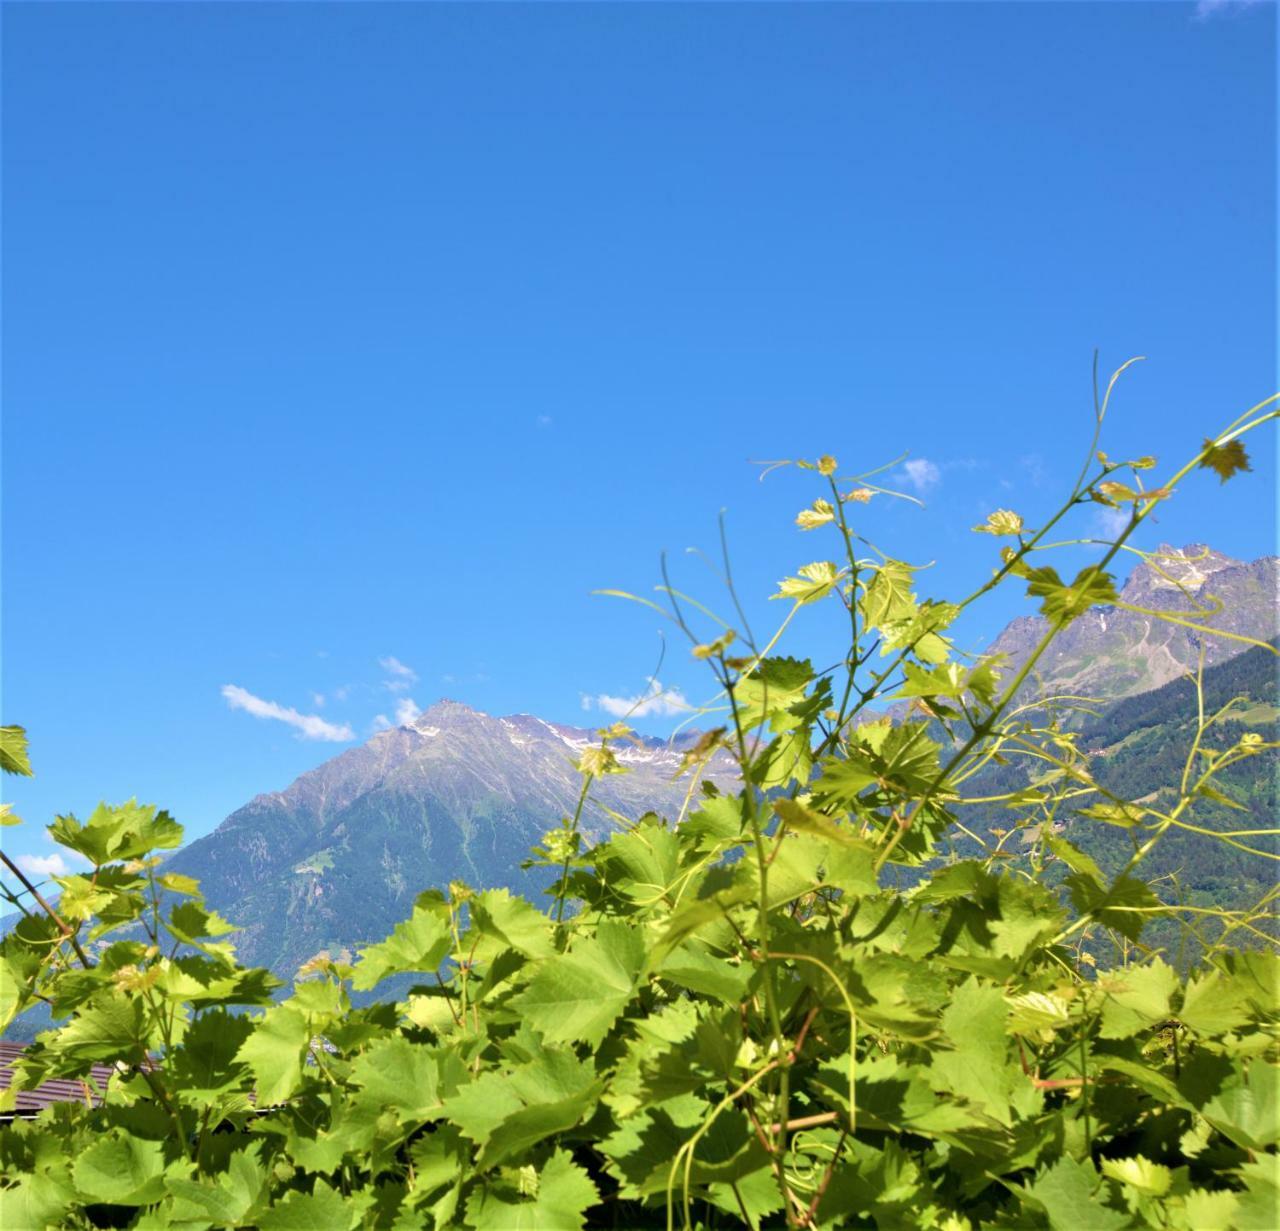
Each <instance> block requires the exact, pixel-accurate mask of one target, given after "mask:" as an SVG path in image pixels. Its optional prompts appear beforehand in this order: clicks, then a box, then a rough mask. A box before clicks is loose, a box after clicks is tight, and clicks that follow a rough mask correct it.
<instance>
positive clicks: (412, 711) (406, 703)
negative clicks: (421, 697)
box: [396, 697, 422, 727]
mask: <svg viewBox="0 0 1280 1231" xmlns="http://www.w3.org/2000/svg"><path fill="white" fill-rule="evenodd" d="M421 713H422V709H421V708H420V707H419V705H418V703H417V702H416V701H415V700H414V699H413V698H412V697H401V698H400V700H399V701H397V702H396V725H397V726H401V727H407V726H408V725H409V724H410V723H411V722H412V721H413V720H414V719H415V718H417V716H418V715H419V714H421Z"/></svg>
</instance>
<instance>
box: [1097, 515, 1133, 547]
mask: <svg viewBox="0 0 1280 1231" xmlns="http://www.w3.org/2000/svg"><path fill="white" fill-rule="evenodd" d="M1093 521H1094V525H1095V526H1096V527H1097V532H1098V537H1099V538H1104V539H1114V538H1115V537H1116V536H1117V535H1118V534H1119V533H1120V532H1121V531H1122V530H1123V529H1124V528H1125V527H1126V526H1127V525H1128V524H1129V514H1128V512H1127V511H1126V510H1125V509H1109V508H1106V507H1103V508H1100V509H1095V510H1094V514H1093Z"/></svg>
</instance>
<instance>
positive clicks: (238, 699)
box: [222, 684, 356, 744]
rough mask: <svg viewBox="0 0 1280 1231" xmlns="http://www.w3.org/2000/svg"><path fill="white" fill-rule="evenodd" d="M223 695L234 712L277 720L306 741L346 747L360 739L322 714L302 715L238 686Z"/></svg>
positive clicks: (228, 687) (227, 687) (230, 686)
mask: <svg viewBox="0 0 1280 1231" xmlns="http://www.w3.org/2000/svg"><path fill="white" fill-rule="evenodd" d="M222 695H223V696H224V697H225V698H226V699H227V704H228V705H229V706H230V707H231V708H232V709H233V710H244V711H245V713H246V714H252V715H253V716H254V717H255V718H273V719H275V720H276V721H277V722H283V723H286V724H287V725H288V726H291V727H293V728H295V729H296V730H297V732H298V734H299V735H300V736H301V737H302V738H303V739H317V740H327V741H329V742H330V743H334V744H342V743H346V742H347V741H348V740H353V739H355V737H356V733H355V732H354V731H353V730H352V729H351V727H350V726H348V725H347V724H346V723H342V724H341V725H339V724H337V723H333V722H326V721H325V719H323V718H321V717H320V716H319V715H318V714H300V713H299V712H298V711H297V710H295V709H293V708H292V707H289V706H284V705H279V704H277V703H276V702H275V701H265V700H263V698H262V697H255V696H254V695H253V693H251V692H249V691H248V690H247V689H244V688H241V687H240V686H239V685H238V684H225V685H223V688H222Z"/></svg>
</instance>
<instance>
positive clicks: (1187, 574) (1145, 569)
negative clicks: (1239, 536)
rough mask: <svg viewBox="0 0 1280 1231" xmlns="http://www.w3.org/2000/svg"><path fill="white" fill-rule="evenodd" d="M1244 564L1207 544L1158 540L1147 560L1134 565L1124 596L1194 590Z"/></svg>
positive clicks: (1193, 591)
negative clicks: (1172, 544)
mask: <svg viewBox="0 0 1280 1231" xmlns="http://www.w3.org/2000/svg"><path fill="white" fill-rule="evenodd" d="M1244 567H1247V566H1246V565H1245V562H1244V561H1243V560H1235V559H1233V558H1232V557H1231V556H1226V555H1223V553H1222V552H1220V551H1214V550H1213V548H1211V547H1210V546H1209V545H1208V544H1206V543H1188V544H1187V545H1186V546H1185V547H1171V546H1170V545H1169V544H1168V543H1161V544H1160V546H1159V547H1158V548H1157V549H1156V552H1155V555H1154V556H1153V557H1152V558H1151V560H1150V561H1147V560H1143V561H1141V562H1140V563H1139V564H1138V565H1136V566H1135V568H1134V570H1133V572H1132V573H1130V574H1129V580H1128V581H1127V582H1126V583H1125V587H1124V590H1125V595H1128V594H1129V593H1131V592H1138V591H1145V590H1173V591H1177V590H1180V589H1182V590H1188V591H1190V592H1192V593H1195V592H1197V591H1198V590H1199V589H1200V588H1201V587H1202V586H1203V585H1204V584H1205V582H1206V581H1208V580H1209V578H1210V577H1212V576H1214V574H1215V573H1220V572H1222V571H1223V570H1224V569H1229V568H1244Z"/></svg>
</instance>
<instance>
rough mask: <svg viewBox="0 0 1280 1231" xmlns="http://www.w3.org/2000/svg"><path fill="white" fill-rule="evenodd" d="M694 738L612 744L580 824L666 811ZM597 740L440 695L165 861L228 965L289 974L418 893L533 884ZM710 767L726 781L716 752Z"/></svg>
mask: <svg viewBox="0 0 1280 1231" xmlns="http://www.w3.org/2000/svg"><path fill="white" fill-rule="evenodd" d="M697 739H698V735H697V733H696V732H691V733H686V734H685V735H682V736H680V737H677V738H676V739H675V740H674V741H671V742H670V743H668V742H667V741H663V740H654V739H644V740H640V741H639V742H637V743H627V742H621V743H618V744H615V745H614V747H615V750H616V752H617V756H618V760H619V761H620V763H621V764H622V765H624V766H625V767H626V768H627V770H628V771H629V772H628V773H625V774H610V775H607V776H604V777H602V778H599V779H597V781H596V783H595V785H594V787H593V788H592V792H591V802H590V803H589V804H588V806H587V808H586V809H585V810H584V813H583V818H582V829H583V831H584V833H585V834H586V835H587V836H588V837H594V836H597V835H599V834H601V833H603V832H604V831H606V830H607V828H608V827H609V825H610V823H611V822H610V820H609V817H608V813H607V812H606V811H605V809H611V810H613V811H614V812H617V813H619V814H620V815H621V816H624V817H628V818H634V817H638V816H640V815H641V814H643V813H644V812H647V811H657V812H660V813H662V814H664V815H667V816H670V817H675V816H677V815H679V813H680V810H681V808H682V806H683V804H684V801H685V797H686V794H687V793H688V792H689V791H690V789H691V783H690V779H689V777H687V776H686V777H683V778H680V779H679V780H674V779H675V774H676V772H677V771H678V769H679V768H680V765H681V761H682V754H683V752H684V750H685V749H687V748H689V747H691V746H692V745H693V744H694V743H696V742H697ZM598 744H599V737H598V736H597V735H596V734H595V733H593V732H592V731H589V730H584V729H581V728H578V727H569V726H561V725H559V724H556V723H550V722H544V721H543V720H542V719H541V718H535V717H533V716H532V715H529V714H516V715H512V716H509V717H506V718H495V717H491V716H490V715H488V714H483V713H480V712H479V711H478V710H474V709H471V708H470V707H469V706H466V705H463V704H460V703H459V702H456V701H440V702H438V703H437V704H436V705H433V706H431V707H430V708H429V709H426V710H424V711H423V712H422V713H421V714H420V715H419V716H418V717H417V718H416V719H415V720H414V721H413V722H412V723H410V724H409V725H406V726H401V727H395V728H393V729H391V730H389V731H383V732H381V733H380V734H378V735H375V736H374V737H373V738H372V739H371V740H369V742H368V743H367V744H364V745H363V746H362V747H359V748H353V749H351V750H349V751H347V752H344V753H342V754H341V755H340V756H337V757H334V758H333V760H331V761H326V762H325V763H324V764H323V765H321V766H319V767H317V768H316V769H314V770H311V771H310V772H309V773H306V774H303V775H302V776H301V777H300V778H298V779H297V780H296V781H295V782H294V783H293V784H292V785H291V786H289V787H288V788H287V789H286V790H284V791H278V792H272V793H270V794H266V795H259V796H258V797H257V798H256V799H253V800H251V801H250V802H249V803H247V804H246V805H245V806H244V807H243V808H240V809H239V810H238V811H236V812H234V813H232V814H231V815H230V816H229V817H228V818H227V819H226V820H225V821H223V822H222V824H221V825H219V826H218V828H217V829H216V830H215V831H214V832H213V833H211V834H209V835H208V836H207V837H205V838H201V839H200V840H199V841H197V842H193V843H192V844H191V845H190V846H189V847H186V848H184V849H183V850H181V851H179V852H178V853H177V854H176V855H174V856H173V858H172V859H171V860H170V862H169V867H170V868H171V869H172V870H173V871H175V872H183V873H186V874H187V875H190V876H194V877H197V878H198V879H199V881H200V883H201V888H202V890H203V891H204V894H205V897H206V899H207V901H208V902H209V904H210V905H212V906H214V907H216V908H217V909H218V910H219V911H220V912H222V914H223V915H224V916H226V917H227V918H229V919H230V920H232V921H233V922H235V923H237V924H239V925H241V927H242V928H243V929H244V930H243V931H242V932H240V933H238V934H237V937H236V940H237V950H238V952H239V954H240V956H241V960H242V961H246V962H253V963H256V964H261V965H266V966H271V967H272V968H273V969H275V970H276V971H277V972H279V973H282V974H291V973H292V972H293V970H295V969H296V968H297V967H298V966H299V965H301V963H302V962H304V961H306V960H307V959H308V958H309V957H311V956H313V955H314V954H315V953H317V952H319V951H320V950H322V949H325V950H329V951H330V952H332V953H337V952H339V951H341V950H343V949H346V950H350V949H352V948H353V947H354V946H356V945H358V944H363V943H367V942H370V941H374V940H379V939H381V938H382V937H383V936H385V935H386V934H387V933H388V932H389V931H390V930H391V929H392V928H393V927H394V926H395V924H396V923H398V922H399V921H400V920H401V919H403V918H404V917H405V916H407V915H408V914H409V912H410V910H411V908H412V905H413V900H414V898H415V897H416V896H417V895H418V894H419V893H420V892H421V891H422V890H423V889H427V888H431V887H444V886H445V885H447V884H448V883H449V882H450V881H453V880H462V881H466V882H468V883H470V884H473V885H476V886H483V887H485V888H490V887H496V886H503V885H505V886H508V887H510V888H513V889H514V888H517V887H518V888H519V889H521V890H522V891H523V892H525V893H526V894H527V893H530V892H531V891H536V889H537V887H538V886H537V880H538V879H539V878H538V876H537V874H532V873H528V872H522V871H521V869H520V863H521V860H523V859H524V858H526V856H527V855H528V853H529V850H530V848H531V847H532V846H533V845H535V844H536V843H537V842H538V841H539V840H540V839H541V837H542V835H543V834H544V833H545V832H546V831H547V830H548V829H550V828H552V827H554V826H556V825H557V824H559V822H560V819H561V817H563V816H570V815H572V814H573V811H574V809H575V807H576V805H577V801H578V796H579V792H580V791H581V782H582V780H581V778H580V776H579V775H578V773H577V771H576V770H575V768H574V765H575V763H576V762H577V760H578V758H579V757H580V756H581V755H582V752H583V750H584V749H586V748H588V747H592V746H596V745H598ZM708 776H709V777H711V778H712V779H716V778H719V780H720V781H721V782H723V783H724V784H725V786H726V787H727V788H728V787H734V786H735V784H736V773H735V771H734V767H733V765H732V763H731V762H729V761H728V759H727V758H723V759H721V760H719V761H716V762H714V763H713V764H712V766H711V767H710V772H709V775H708ZM692 785H693V786H694V787H695V788H696V785H697V784H696V782H695V783H694V784H692ZM531 879H532V880H533V882H534V883H533V884H531ZM549 879H550V877H549V876H547V875H543V876H542V877H541V880H542V882H543V883H544V884H545V883H546V882H547V881H548V880H549Z"/></svg>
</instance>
